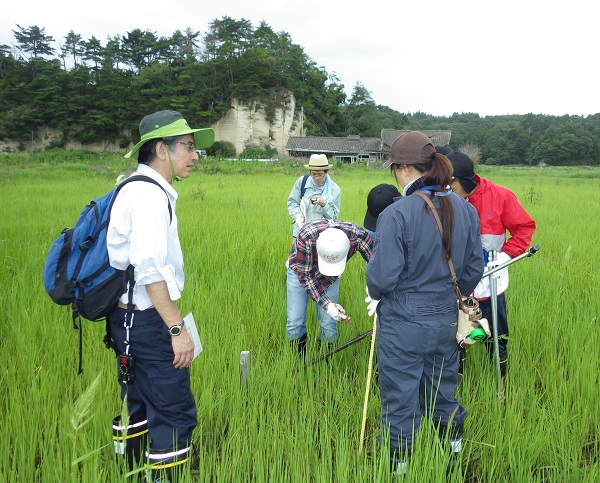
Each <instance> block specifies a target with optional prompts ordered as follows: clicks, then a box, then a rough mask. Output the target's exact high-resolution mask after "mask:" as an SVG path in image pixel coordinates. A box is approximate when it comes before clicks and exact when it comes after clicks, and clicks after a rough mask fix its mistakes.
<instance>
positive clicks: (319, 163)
mask: <svg viewBox="0 0 600 483" xmlns="http://www.w3.org/2000/svg"><path fill="white" fill-rule="evenodd" d="M332 166H333V165H332V164H329V161H327V156H325V155H324V154H313V155H311V157H310V159H309V161H308V164H305V165H304V167H305V168H308V169H310V170H311V171H318V170H325V169H329V168H331V167H332Z"/></svg>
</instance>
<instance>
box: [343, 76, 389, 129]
mask: <svg viewBox="0 0 600 483" xmlns="http://www.w3.org/2000/svg"><path fill="white" fill-rule="evenodd" d="M346 116H347V118H348V135H351V134H360V135H362V136H366V137H378V136H379V134H380V133H381V124H380V122H379V116H378V113H377V105H376V104H375V101H374V100H373V98H372V97H371V93H370V92H369V90H368V89H367V88H366V87H365V86H364V85H363V84H362V83H360V82H357V83H356V85H355V86H354V90H353V91H352V96H351V97H350V102H349V103H348V106H347V107H346Z"/></svg>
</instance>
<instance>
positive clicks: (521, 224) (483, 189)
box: [467, 176, 535, 258]
mask: <svg viewBox="0 0 600 483" xmlns="http://www.w3.org/2000/svg"><path fill="white" fill-rule="evenodd" d="M475 181H476V182H477V183H478V184H479V186H477V189H476V190H475V192H474V193H472V194H471V195H469V197H468V198H467V199H468V200H469V203H471V204H472V205H473V206H474V207H475V208H476V209H477V214H478V215H479V219H480V220H481V243H482V245H483V248H484V249H485V250H487V251H491V250H496V251H502V252H504V253H506V254H507V255H509V256H510V257H511V258H513V257H516V256H518V255H521V254H522V253H524V252H525V250H527V249H528V248H529V247H530V245H531V237H532V236H533V232H534V231H535V221H533V219H532V218H531V216H529V214H528V213H527V212H526V211H525V209H524V208H523V207H522V206H521V204H520V203H519V200H518V199H517V197H516V196H515V194H514V193H513V192H512V191H510V190H509V189H508V188H505V187H504V186H498V185H497V184H494V183H492V182H491V181H490V180H489V179H484V178H480V177H479V176H475ZM507 231H508V233H509V234H510V238H509V239H508V240H507V239H506V232H507Z"/></svg>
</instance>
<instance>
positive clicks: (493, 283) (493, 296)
mask: <svg viewBox="0 0 600 483" xmlns="http://www.w3.org/2000/svg"><path fill="white" fill-rule="evenodd" d="M490 300H491V302H492V332H493V334H494V364H495V368H496V383H497V385H498V390H500V384H501V377H502V376H501V372H500V347H499V341H498V280H496V277H490Z"/></svg>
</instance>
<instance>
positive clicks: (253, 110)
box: [211, 96, 300, 156]
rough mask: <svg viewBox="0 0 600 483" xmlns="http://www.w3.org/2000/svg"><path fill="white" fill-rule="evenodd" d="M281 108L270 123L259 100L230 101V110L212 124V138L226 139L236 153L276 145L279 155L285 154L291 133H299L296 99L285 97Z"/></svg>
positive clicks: (294, 134) (293, 134)
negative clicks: (249, 101) (295, 117)
mask: <svg viewBox="0 0 600 483" xmlns="http://www.w3.org/2000/svg"><path fill="white" fill-rule="evenodd" d="M287 101H288V102H287V103H286V104H285V106H284V107H282V108H277V109H276V110H275V117H274V120H273V122H272V123H269V121H267V114H266V112H265V108H264V107H265V106H264V105H261V104H260V103H258V102H253V103H251V104H249V105H247V104H240V103H239V102H237V101H235V100H234V101H233V102H232V104H231V108H230V109H229V111H228V112H227V113H226V114H225V116H223V117H222V118H221V119H220V120H219V121H217V122H216V123H215V124H213V125H212V126H211V127H212V128H213V129H214V131H215V139H216V140H218V141H229V142H230V143H232V144H233V145H234V146H235V150H236V152H237V153H238V154H239V153H241V152H242V151H243V150H244V149H246V148H265V147H269V148H275V149H276V150H277V152H278V153H279V155H280V156H281V155H284V154H286V151H285V146H286V144H287V141H288V138H289V137H290V136H299V135H300V134H299V132H300V126H299V123H298V122H295V123H294V112H295V109H296V100H295V99H294V97H293V96H290V97H288V98H287Z"/></svg>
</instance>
